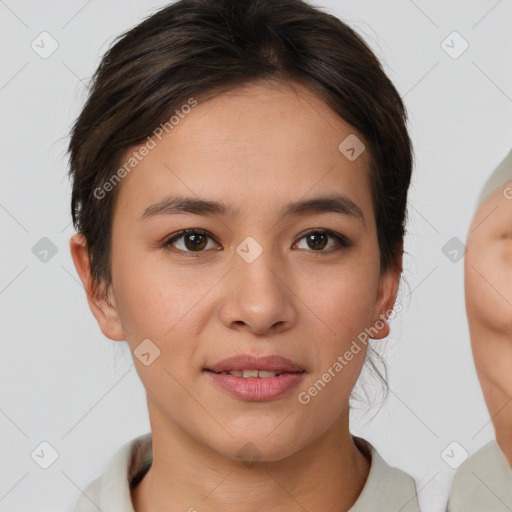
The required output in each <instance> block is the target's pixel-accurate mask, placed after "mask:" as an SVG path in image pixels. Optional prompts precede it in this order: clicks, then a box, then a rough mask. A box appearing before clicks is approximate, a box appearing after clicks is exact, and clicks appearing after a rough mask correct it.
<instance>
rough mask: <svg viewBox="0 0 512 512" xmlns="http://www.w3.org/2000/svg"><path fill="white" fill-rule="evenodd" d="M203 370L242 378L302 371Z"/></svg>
mask: <svg viewBox="0 0 512 512" xmlns="http://www.w3.org/2000/svg"><path fill="white" fill-rule="evenodd" d="M203 371H206V372H212V373H216V374H217V375H232V376H233V377H241V378H244V379H271V378H273V377H279V376H280V375H286V374H290V373H304V370H301V371H294V372H288V371H271V370H224V371H221V372H214V371H213V370H209V369H208V368H205V369H204V370H203Z"/></svg>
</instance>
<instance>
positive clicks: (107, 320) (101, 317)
mask: <svg viewBox="0 0 512 512" xmlns="http://www.w3.org/2000/svg"><path fill="white" fill-rule="evenodd" d="M69 248H70V251H71V257H72V259H73V263H74V264H75V268H76V271H77V273H78V276H79V277H80V281H81V282H82V285H83V287H84V290H85V292H86V296H87V302H88V304H89V308H90V310H91V312H92V314H93V315H94V318H96V321H97V322H98V325H99V327H100V329H101V332H102V333H103V334H104V335H105V336H106V337H107V338H110V339H111V340H114V341H124V340H126V334H125V330H124V329H123V326H122V325H121V321H120V318H119V313H118V309H117V305H116V302H115V298H114V296H113V293H111V291H109V292H108V293H105V292H104V291H103V290H102V289H101V287H98V289H95V287H94V284H95V283H94V278H93V276H92V274H91V262H90V258H89V253H88V250H87V241H86V240H85V237H84V236H83V235H82V234H76V235H73V236H72V237H71V239H70V241H69Z"/></svg>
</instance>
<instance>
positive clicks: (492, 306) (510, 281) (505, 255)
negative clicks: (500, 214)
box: [465, 240, 512, 327]
mask: <svg viewBox="0 0 512 512" xmlns="http://www.w3.org/2000/svg"><path fill="white" fill-rule="evenodd" d="M470 250H471V251H472V252H471V253H469V251H468V256H467V259H466V269H465V270H466V279H465V286H466V290H465V293H466V305H467V309H468V315H469V320H470V321H471V320H473V319H480V321H483V322H484V323H485V324H487V325H492V326H495V327H497V326H499V325H500V324H502V323H504V322H507V323H508V324H511V323H512V309H511V308H510V304H511V303H512V243H510V242H507V241H505V240H496V241H490V242H487V243H484V244H479V245H478V246H472V247H470ZM507 320H508V321H507Z"/></svg>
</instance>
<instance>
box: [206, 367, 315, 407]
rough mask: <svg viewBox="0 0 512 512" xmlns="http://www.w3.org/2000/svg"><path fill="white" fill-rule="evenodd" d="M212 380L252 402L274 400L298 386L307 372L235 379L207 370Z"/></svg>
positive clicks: (238, 396)
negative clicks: (263, 377)
mask: <svg viewBox="0 0 512 512" xmlns="http://www.w3.org/2000/svg"><path fill="white" fill-rule="evenodd" d="M205 371H206V373H207V374H208V375H209V376H210V378H211V379H212V380H213V382H215V384H217V385H218V386H220V387H221V388H222V389H224V390H226V391H228V392H229V393H231V394H232V395H234V396H236V397H237V398H241V399H242V400H247V401H251V402H264V401H265V400H272V399H273V398H277V397H278V396H281V395H282V394H284V393H286V392H287V391H290V390H291V389H293V388H294V387H296V386H298V384H299V383H300V381H301V380H302V379H303V378H304V373H305V372H296V373H282V374H281V375H279V376H277V377H269V378H267V379H262V378H260V377H256V378H254V377H250V378H247V379H246V378H244V377H235V376H234V375H229V374H222V373H215V372H212V371H207V370H205Z"/></svg>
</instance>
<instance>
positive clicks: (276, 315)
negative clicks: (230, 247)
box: [220, 251, 297, 335]
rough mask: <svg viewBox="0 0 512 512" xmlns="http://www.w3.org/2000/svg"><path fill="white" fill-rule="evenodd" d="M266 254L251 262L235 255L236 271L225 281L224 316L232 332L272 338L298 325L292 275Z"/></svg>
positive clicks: (222, 318)
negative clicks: (233, 330) (245, 332)
mask: <svg viewBox="0 0 512 512" xmlns="http://www.w3.org/2000/svg"><path fill="white" fill-rule="evenodd" d="M270 253H271V251H263V252H262V253H261V255H260V256H259V257H258V258H257V259H256V260H255V261H253V262H251V263H248V262H247V261H245V260H244V259H243V258H241V257H239V256H238V254H235V255H234V268H233V269H232V270H231V272H229V273H228V275H227V276H226V279H225V280H224V290H225V293H224V294H223V302H222V305H221V308H220V316H221V320H222V322H223V323H224V325H225V326H226V327H228V328H230V329H236V330H239V331H248V332H250V333H252V334H257V335H270V334H277V333H279V332H283V331H285V330H287V329H290V328H291V327H292V326H293V325H294V324H295V322H296V317H297V310H296V307H295V304H294V301H295V297H296V296H295V294H294V293H293V290H292V287H290V285H289V284H287V281H289V280H290V276H289V275H288V274H289V273H287V272H285V271H284V269H283V266H282V265H280V264H278V262H276V261H275V260H272V257H271V254H270Z"/></svg>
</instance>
